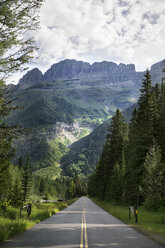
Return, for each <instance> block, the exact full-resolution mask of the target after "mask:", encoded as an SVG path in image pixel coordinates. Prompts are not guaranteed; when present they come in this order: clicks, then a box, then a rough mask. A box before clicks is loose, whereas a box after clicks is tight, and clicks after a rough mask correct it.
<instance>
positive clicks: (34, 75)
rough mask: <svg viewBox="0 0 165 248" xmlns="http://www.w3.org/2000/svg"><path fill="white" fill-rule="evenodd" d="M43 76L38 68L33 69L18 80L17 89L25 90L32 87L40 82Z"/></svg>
mask: <svg viewBox="0 0 165 248" xmlns="http://www.w3.org/2000/svg"><path fill="white" fill-rule="evenodd" d="M42 81H43V75H42V72H41V71H40V70H39V69H38V68H34V69H32V70H31V71H28V72H27V73H26V74H25V75H24V76H23V77H22V78H21V79H20V80H19V84H18V86H19V89H27V88H29V87H31V86H32V85H34V84H36V83H39V82H42Z"/></svg>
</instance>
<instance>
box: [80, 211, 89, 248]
mask: <svg viewBox="0 0 165 248" xmlns="http://www.w3.org/2000/svg"><path fill="white" fill-rule="evenodd" d="M84 238H85V244H84ZM84 245H85V246H84ZM84 247H85V248H88V239H87V224H86V212H85V207H84V209H83V212H82V223H81V242H80V248H84Z"/></svg>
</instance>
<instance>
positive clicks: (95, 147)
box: [61, 121, 109, 176]
mask: <svg viewBox="0 0 165 248" xmlns="http://www.w3.org/2000/svg"><path fill="white" fill-rule="evenodd" d="M108 126H109V121H107V122H105V123H104V124H102V125H99V126H98V127H97V128H96V129H95V130H94V131H93V132H92V133H91V134H89V135H88V136H86V137H84V138H82V139H80V140H79V141H77V142H75V143H73V144H72V145H71V147H70V150H69V152H68V153H67V154H66V155H65V156H64V157H62V159H61V168H62V170H63V175H65V176H74V174H75V173H76V172H78V173H79V174H80V175H82V176H89V175H90V174H91V173H92V171H93V170H94V168H95V166H96V163H97V161H98V160H99V157H100V154H101V152H102V148H103V145H104V142H105V137H106V135H107V129H108Z"/></svg>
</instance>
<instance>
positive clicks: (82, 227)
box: [80, 210, 84, 248]
mask: <svg viewBox="0 0 165 248" xmlns="http://www.w3.org/2000/svg"><path fill="white" fill-rule="evenodd" d="M83 216H84V210H83V212H82V223H81V243H80V248H83V229H84V222H83Z"/></svg>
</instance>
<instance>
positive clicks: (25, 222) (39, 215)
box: [0, 199, 76, 242]
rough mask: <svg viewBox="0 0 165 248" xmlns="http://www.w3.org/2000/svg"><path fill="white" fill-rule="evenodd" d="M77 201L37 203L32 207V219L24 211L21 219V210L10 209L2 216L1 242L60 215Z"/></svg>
mask: <svg viewBox="0 0 165 248" xmlns="http://www.w3.org/2000/svg"><path fill="white" fill-rule="evenodd" d="M75 200H76V199H73V200H68V201H66V202H54V203H37V204H35V205H33V206H32V212H31V215H30V217H29V218H28V217H27V212H26V210H23V211H22V218H20V217H19V209H16V208H10V209H8V211H7V213H6V215H5V216H0V242H2V241H4V240H6V239H8V238H10V237H11V236H13V235H15V234H18V233H20V232H23V231H25V230H27V229H29V228H30V227H32V226H33V225H35V224H36V223H39V222H40V221H42V220H44V219H46V218H48V217H50V216H51V215H53V214H55V213H58V212H59V211H61V210H62V209H64V208H66V207H67V206H69V205H70V204H72V203H73V202H74V201H75Z"/></svg>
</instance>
